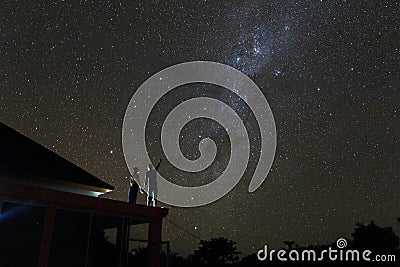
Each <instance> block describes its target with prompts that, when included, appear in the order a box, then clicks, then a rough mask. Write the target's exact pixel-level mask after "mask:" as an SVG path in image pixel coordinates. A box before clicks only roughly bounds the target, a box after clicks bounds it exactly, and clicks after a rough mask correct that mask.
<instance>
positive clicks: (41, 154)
mask: <svg viewBox="0 0 400 267" xmlns="http://www.w3.org/2000/svg"><path fill="white" fill-rule="evenodd" d="M0 176H2V177H6V178H9V179H15V180H20V181H23V182H25V183H30V184H39V185H42V186H46V185H51V186H54V185H56V186H57V187H58V189H60V190H62V191H64V190H63V189H65V188H66V187H69V188H76V189H79V190H88V191H92V192H98V193H105V192H109V191H111V190H113V189H114V187H113V186H111V185H109V184H107V183H105V182H103V181H102V180H100V179H98V178H96V177H95V176H93V175H91V174H90V173H88V172H86V171H84V170H83V169H81V168H79V167H78V166H76V165H75V164H73V163H71V162H69V161H68V160H66V159H64V158H63V157H61V156H59V155H57V154H56V153H54V152H52V151H50V150H49V149H47V148H45V147H44V146H42V145H40V144H38V143H36V142H35V141H33V140H31V139H30V138H28V137H26V136H24V135H22V134H21V133H19V132H17V131H16V130H14V129H12V128H10V127H8V126H7V125H5V124H3V123H1V122H0ZM66 191H68V190H66Z"/></svg>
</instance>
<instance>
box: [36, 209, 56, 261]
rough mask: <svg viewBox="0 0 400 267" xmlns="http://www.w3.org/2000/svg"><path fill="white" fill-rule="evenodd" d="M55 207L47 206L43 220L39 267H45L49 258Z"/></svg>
mask: <svg viewBox="0 0 400 267" xmlns="http://www.w3.org/2000/svg"><path fill="white" fill-rule="evenodd" d="M55 212H56V207H55V206H54V205H51V204H50V205H47V208H46V215H45V218H44V225H43V234H42V242H41V244H40V254H39V263H38V266H39V267H47V263H48V261H49V256H50V247H51V237H52V235H53V224H54V215H55Z"/></svg>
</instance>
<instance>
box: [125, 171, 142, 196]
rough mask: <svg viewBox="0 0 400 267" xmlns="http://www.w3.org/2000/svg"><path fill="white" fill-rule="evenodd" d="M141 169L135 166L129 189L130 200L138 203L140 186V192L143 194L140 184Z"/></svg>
mask: <svg viewBox="0 0 400 267" xmlns="http://www.w3.org/2000/svg"><path fill="white" fill-rule="evenodd" d="M139 185H140V181H139V169H138V167H135V168H133V174H131V176H130V179H129V190H128V202H129V203H133V204H136V201H137V195H138V190H139V188H140V193H142V194H143V192H142V188H141V187H140V186H139Z"/></svg>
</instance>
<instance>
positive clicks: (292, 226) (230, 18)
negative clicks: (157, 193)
mask: <svg viewBox="0 0 400 267" xmlns="http://www.w3.org/2000/svg"><path fill="white" fill-rule="evenodd" d="M0 22H1V23H0V36H1V39H0V97H1V102H0V120H1V121H2V122H3V123H5V124H7V125H9V126H11V127H13V128H15V129H17V130H18V131H20V132H22V133H23V134H25V135H27V136H28V137H30V138H32V139H33V140H35V141H37V142H39V143H40V144H42V145H44V146H46V147H47V148H49V149H51V150H52V151H54V152H56V153H58V154H60V155H61V156H63V157H65V158H66V159H68V160H70V161H72V162H73V163H75V164H77V165H78V166H80V167H82V168H83V169H85V170H87V171H88V172H90V173H92V174H94V175H96V176H97V177H99V178H101V179H103V180H104V181H106V182H108V183H110V184H112V185H114V186H115V190H114V192H112V193H111V194H108V195H107V196H106V197H110V198H113V199H118V200H124V201H125V200H126V199H127V190H128V185H129V184H128V180H127V178H126V177H127V176H128V175H129V173H128V169H127V166H126V163H125V160H124V156H123V152H122V144H121V142H122V141H121V131H122V121H123V117H124V114H125V110H126V108H127V105H128V103H129V101H130V99H131V97H132V96H133V94H134V93H135V91H136V90H137V88H138V87H139V86H140V85H141V84H142V83H143V82H144V81H145V80H147V79H148V78H149V77H150V76H152V75H153V74H155V73H157V72H159V71H160V70H162V69H164V68H166V67H169V66H172V65H175V64H178V63H182V62H187V61H196V60H205V61H215V62H220V63H223V64H227V65H229V66H232V67H234V68H236V69H238V70H240V71H242V72H243V73H245V74H246V75H248V76H249V77H250V78H251V79H252V80H253V81H254V82H255V83H256V84H257V85H258V86H259V87H260V89H261V90H262V92H263V93H264V95H265V97H266V99H267V100H268V102H269V105H270V106H271V109H272V111H273V114H274V117H275V123H276V128H277V138H278V141H277V151H276V155H275V161H274V164H273V166H272V169H271V172H270V173H269V175H268V177H267V179H266V180H265V181H264V183H263V184H262V186H261V187H260V188H259V189H258V190H257V191H255V192H254V193H251V194H250V193H248V192H247V188H248V185H249V182H250V180H251V177H252V173H253V172H254V169H255V166H256V164H257V161H258V156H259V154H260V145H259V144H260V141H259V136H260V130H262V129H259V127H258V126H257V122H256V121H255V119H254V116H253V115H252V113H251V111H250V110H249V107H248V106H246V104H245V103H244V102H243V101H242V100H241V99H240V98H239V97H237V96H236V95H234V94H232V93H231V92H230V91H228V90H226V89H223V88H220V87H217V86H214V85H209V84H192V85H187V86H182V88H176V89H174V90H173V91H171V92H170V93H168V94H166V95H165V96H164V97H163V98H162V99H161V100H160V101H159V102H158V103H157V105H156V106H155V108H154V109H153V111H152V113H151V114H150V117H149V122H150V123H149V124H148V125H147V128H146V134H147V135H146V143H147V145H148V150H149V156H150V158H152V160H153V161H154V163H157V161H158V159H159V158H163V159H165V155H164V154H163V152H162V149H161V144H160V131H161V126H162V123H163V119H165V116H166V115H167V113H168V112H169V111H170V110H172V109H173V108H174V107H175V106H176V105H178V104H179V103H182V102H183V101H185V100H187V99H190V98H193V97H199V96H209V97H213V98H216V99H220V100H222V101H224V102H226V103H228V104H229V105H230V106H231V107H232V108H233V109H234V110H235V111H236V112H237V113H238V114H239V116H240V117H241V118H242V119H243V122H244V123H245V126H246V129H247V130H248V135H249V141H250V145H251V155H250V160H249V163H248V168H247V169H246V172H245V174H244V177H243V178H242V180H241V181H240V183H239V184H238V185H237V186H236V187H235V188H234V189H233V190H232V191H231V192H230V193H229V194H227V195H226V196H225V197H224V198H222V199H220V200H218V201H217V202H214V203H212V204H210V205H206V206H203V207H200V208H176V207H170V214H169V216H168V219H169V220H171V221H172V222H173V223H174V224H177V225H179V226H181V227H183V228H184V229H186V230H187V231H188V232H189V233H190V234H191V235H189V234H188V233H186V232H184V231H182V230H180V229H179V228H177V227H176V226H174V225H173V224H172V223H171V222H169V221H164V228H163V231H164V234H163V238H164V239H165V240H171V241H172V249H173V250H174V251H176V252H179V253H181V254H183V255H186V254H187V253H189V252H191V251H192V250H193V249H194V248H195V247H197V242H198V239H197V238H201V239H209V238H211V237H217V236H224V237H227V238H229V239H232V240H234V241H236V242H237V247H238V249H239V250H241V251H243V252H244V253H251V252H256V251H258V249H260V248H261V247H262V246H263V245H264V244H268V245H269V246H272V247H275V248H280V247H283V246H284V245H283V243H282V242H283V241H286V240H295V241H296V242H297V243H298V244H299V245H308V244H310V243H313V244H318V243H327V242H333V241H335V240H336V239H337V238H338V237H342V236H343V237H350V233H351V232H352V230H353V228H354V226H355V223H357V222H358V221H360V222H365V223H368V222H369V221H370V220H374V221H375V222H376V223H377V224H378V225H382V226H394V229H395V230H396V231H397V233H399V231H400V229H399V226H398V225H397V226H396V225H395V221H396V218H397V217H399V216H400V187H399V179H400V177H399V174H400V164H399V160H400V141H399V140H400V131H399V128H400V120H399V115H400V114H399V113H400V110H399V102H400V68H399V67H400V66H399V65H400V63H399V62H400V29H399V25H400V3H399V2H396V1H353V0H347V1H346V0H343V1H322V0H321V1H240V2H239V1H235V2H233V1H198V2H194V1H174V2H168V3H166V2H163V1H160V2H159V1H143V2H135V1H126V2H117V1H115V2H114V1H107V2H105V1H102V2H101V3H100V2H97V1H96V3H92V2H86V1H80V2H78V1H47V3H45V4H44V3H36V2H35V3H30V2H28V1H24V2H19V3H15V2H10V1H2V4H1V8H0ZM205 137H210V138H212V139H213V140H214V141H215V142H216V144H217V147H218V153H217V157H216V161H215V162H214V163H213V164H212V165H211V166H210V167H209V168H208V169H206V170H205V171H203V172H200V173H195V174H189V173H185V172H182V171H180V170H178V169H176V168H175V167H173V166H172V165H171V164H169V163H168V162H165V161H163V164H162V165H161V167H160V173H162V174H163V176H164V177H168V179H170V180H171V181H174V182H175V183H177V184H181V185H186V186H195V185H201V184H206V183H208V182H210V181H212V180H213V179H215V178H217V177H218V175H219V174H220V173H221V172H222V171H223V170H224V168H225V167H226V165H227V161H228V159H229V155H230V143H229V138H228V136H227V132H226V131H225V130H224V129H223V127H221V126H220V125H218V124H217V123H216V122H215V121H212V120H210V119H197V120H194V121H193V122H191V123H189V124H188V125H187V126H186V127H185V128H184V129H183V130H182V132H181V138H180V142H181V147H182V152H183V153H184V155H185V156H187V157H188V158H189V159H196V158H197V157H198V156H199V152H198V150H197V147H198V143H199V142H200V141H201V140H202V139H203V138H205ZM140 171H141V175H142V176H143V173H144V170H140ZM141 179H143V177H141ZM144 201H145V200H144V196H143V195H142V196H140V197H139V203H144ZM158 206H164V207H167V205H164V204H162V203H158Z"/></svg>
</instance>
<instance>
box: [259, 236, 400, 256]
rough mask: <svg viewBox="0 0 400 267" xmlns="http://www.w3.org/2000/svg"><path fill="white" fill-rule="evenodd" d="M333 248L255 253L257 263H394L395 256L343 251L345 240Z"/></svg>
mask: <svg viewBox="0 0 400 267" xmlns="http://www.w3.org/2000/svg"><path fill="white" fill-rule="evenodd" d="M336 246H337V249H336V248H335V247H333V248H332V247H328V248H327V249H323V250H320V251H317V250H315V249H302V250H296V249H291V250H288V251H287V250H284V249H281V250H273V249H272V250H268V246H267V245H265V246H264V248H263V249H261V250H259V251H258V252H257V258H258V260H259V261H274V260H278V261H294V262H295V261H301V262H309V261H357V262H358V261H381V262H395V261H396V255H393V254H392V255H375V256H373V255H372V251H371V250H368V249H366V250H363V251H359V250H357V249H345V248H346V247H347V240H346V239H344V238H339V239H338V240H337V241H336Z"/></svg>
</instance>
